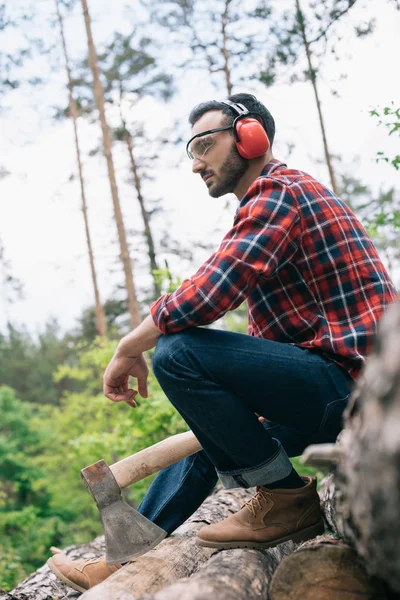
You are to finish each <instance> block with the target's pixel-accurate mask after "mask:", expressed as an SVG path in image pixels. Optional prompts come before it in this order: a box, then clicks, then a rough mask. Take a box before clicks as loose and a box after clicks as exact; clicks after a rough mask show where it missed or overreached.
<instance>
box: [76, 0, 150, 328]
mask: <svg viewBox="0 0 400 600" xmlns="http://www.w3.org/2000/svg"><path fill="white" fill-rule="evenodd" d="M81 1H82V9H83V16H84V19H85V27H86V34H87V39H88V51H89V66H90V69H91V71H92V73H93V91H94V97H95V100H96V106H97V109H98V111H99V117H100V123H101V130H102V134H103V148H104V156H105V158H106V161H107V169H108V177H109V180H110V187H111V196H112V200H113V205H114V215H115V221H116V223H117V230H118V238H119V244H120V249H121V260H122V264H123V268H124V273H125V286H126V290H127V294H128V308H129V314H130V317H131V325H132V328H135V327H137V326H138V325H139V323H140V321H141V319H140V311H139V304H138V301H137V297H136V290H135V284H134V281H133V272H132V263H131V259H130V256H129V251H128V244H127V241H126V233H125V226H124V222H123V217H122V211H121V206H120V202H119V196H118V187H117V181H116V178H115V169H114V163H113V158H112V149H111V135H110V130H109V127H108V124H107V121H106V115H105V109H104V92H103V86H102V84H101V81H100V73H99V66H98V61H97V55H96V51H95V47H94V43H93V36H92V30H91V25H90V16H89V10H88V5H87V0H81Z"/></svg>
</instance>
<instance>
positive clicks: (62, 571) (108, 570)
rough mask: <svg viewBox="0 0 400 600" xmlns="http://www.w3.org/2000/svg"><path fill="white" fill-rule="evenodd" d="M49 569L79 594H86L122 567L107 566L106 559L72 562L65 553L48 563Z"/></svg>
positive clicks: (102, 557)
mask: <svg viewBox="0 0 400 600" xmlns="http://www.w3.org/2000/svg"><path fill="white" fill-rule="evenodd" d="M47 564H48V566H49V568H50V569H51V570H52V571H53V573H54V574H55V575H57V577H58V578H59V579H61V581H62V582H63V583H66V584H67V585H68V586H69V587H71V588H73V589H74V590H78V592H86V590H88V589H89V588H92V587H94V586H95V585H97V584H98V583H101V582H102V581H104V580H105V579H107V577H109V576H110V575H112V574H113V573H115V571H118V569H120V568H121V566H122V565H107V564H106V557H105V556H100V557H99V558H89V559H88V560H72V559H71V558H68V556H66V555H65V554H63V553H60V554H55V555H54V556H52V557H51V558H49V560H48V561H47Z"/></svg>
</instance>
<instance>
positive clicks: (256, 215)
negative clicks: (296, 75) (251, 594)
mask: <svg viewBox="0 0 400 600" xmlns="http://www.w3.org/2000/svg"><path fill="white" fill-rule="evenodd" d="M189 120H190V124H191V125H192V137H191V139H190V140H189V142H188V144H187V153H188V156H189V158H190V159H191V160H192V170H193V172H194V173H195V174H198V175H200V177H201V178H202V179H203V181H204V183H205V185H206V187H207V189H208V193H209V195H210V196H212V197H213V198H219V197H220V196H223V195H224V194H227V193H230V192H233V193H234V194H235V195H236V197H237V199H238V201H239V204H238V207H237V210H236V214H235V215H234V219H233V225H232V227H231V229H230V230H229V231H228V232H227V233H226V235H225V237H224V238H223V240H222V242H221V244H220V246H219V248H218V249H217V250H216V252H215V253H213V254H212V255H211V256H210V258H209V259H208V260H206V261H205V263H204V264H203V265H202V266H201V267H200V268H199V270H198V271H197V272H196V273H195V274H194V275H193V276H192V277H190V278H189V279H187V280H185V281H184V282H183V283H182V285H181V286H180V287H179V288H178V289H177V290H176V291H175V292H173V293H171V294H165V295H163V296H162V297H161V298H159V299H158V300H157V301H156V302H154V303H153V304H152V306H151V310H150V315H149V316H148V317H147V318H146V319H145V320H144V321H143V322H142V324H141V325H140V326H139V327H138V328H137V329H135V330H134V331H132V332H131V333H129V334H128V335H127V336H126V337H124V338H123V339H122V340H121V342H120V343H119V345H118V348H117V350H116V352H115V355H114V357H113V359H112V360H111V362H110V364H109V365H108V367H107V370H106V372H105V375H104V393H105V395H106V397H107V398H109V399H110V400H112V401H113V402H121V401H124V402H126V403H127V404H128V405H129V406H131V407H135V406H136V404H135V396H136V395H137V393H138V392H139V393H140V395H141V396H142V397H144V398H146V397H147V375H148V368H147V364H146V360H145V358H144V356H143V352H145V351H146V350H149V349H150V348H153V347H154V346H155V347H156V349H155V352H154V356H153V368H154V373H155V376H156V377H157V379H158V381H159V383H160V385H161V387H162V389H163V390H164V392H165V394H166V396H167V397H168V399H169V400H170V402H171V403H172V404H173V406H174V407H176V409H177V410H178V411H179V413H180V414H181V415H182V417H183V418H184V420H185V421H186V423H187V424H188V426H189V427H190V429H191V430H192V431H193V432H194V434H195V435H196V437H197V438H198V440H199V441H200V443H201V445H202V447H203V450H202V451H201V452H199V453H197V454H195V455H193V456H191V457H189V458H187V459H185V460H183V461H181V462H180V463H178V464H176V465H173V466H172V467H169V468H168V469H165V470H164V471H162V472H161V473H159V474H158V476H157V477H156V479H155V480H154V482H153V484H152V485H151V487H150V489H149V491H148V492H147V494H146V496H145V498H144V500H143V502H142V504H141V505H140V507H139V511H140V512H141V513H142V514H143V515H144V516H146V517H147V518H149V519H150V520H152V521H153V522H154V523H156V524H157V525H159V526H160V527H162V528H163V529H164V530H166V531H167V532H168V533H171V532H172V531H174V530H175V529H176V527H178V526H179V525H180V524H181V523H182V522H183V521H185V520H186V519H187V518H188V516H190V514H192V513H193V512H194V511H195V510H196V509H197V508H198V506H200V504H201V503H202V502H203V500H204V499H205V498H206V497H207V496H208V494H209V493H210V492H211V491H212V489H213V487H214V486H215V484H216V482H217V479H218V478H219V479H220V480H221V482H222V484H223V485H224V486H225V487H227V488H234V487H245V488H248V487H253V486H255V487H256V494H255V496H254V498H252V499H251V500H250V501H249V502H247V503H246V504H245V506H244V507H243V508H242V509H241V510H240V511H239V512H238V513H236V514H234V515H231V516H229V517H228V518H227V519H225V520H224V521H222V522H221V523H217V524H214V525H208V526H205V527H203V528H202V529H200V531H199V532H198V537H197V543H198V544H200V545H201V546H210V547H213V548H220V549H225V548H243V547H244V548H246V547H251V548H270V547H272V546H275V545H276V544H279V543H282V542H285V541H288V540H293V541H295V542H300V541H303V540H306V539H309V538H312V537H315V536H316V535H318V534H320V533H322V532H323V529H324V526H323V521H322V516H321V512H320V504H319V498H318V494H317V491H316V481H315V478H310V477H301V476H300V475H299V474H298V473H297V472H296V470H295V469H294V468H293V466H292V463H291V461H290V459H289V457H290V456H296V455H299V454H300V453H301V452H302V451H303V449H304V448H305V447H306V446H307V445H309V444H311V443H322V442H333V441H335V439H336V437H337V435H338V433H339V431H340V429H341V427H342V414H343V411H344V409H345V407H346V404H347V401H348V399H349V396H350V393H351V389H352V384H353V382H354V380H355V379H356V378H357V377H358V375H359V373H360V370H361V368H362V365H363V363H364V361H365V357H366V356H367V354H368V352H369V350H370V348H371V343H372V340H373V337H374V334H375V332H376V328H377V323H378V321H379V320H380V318H381V316H382V313H383V311H384V310H385V308H386V307H387V306H388V305H389V304H390V303H391V302H392V301H393V300H394V298H395V289H394V287H393V284H392V282H391V281H390V278H389V276H388V274H387V272H386V270H385V268H384V266H383V264H382V262H381V260H380V258H379V256H378V254H377V251H376V249H375V247H374V245H373V243H372V242H371V240H370V239H369V237H368V235H367V233H366V232H365V230H364V228H363V227H362V225H361V223H360V222H359V221H358V219H357V218H356V217H355V215H354V214H353V212H352V211H351V210H350V208H349V207H348V206H347V205H346V204H345V203H344V202H343V201H342V200H341V199H340V198H338V197H337V196H336V195H335V194H334V193H333V192H331V191H330V190H329V189H327V188H326V187H325V186H324V185H322V184H321V183H319V182H318V181H316V180H315V179H314V178H313V177H311V176H310V175H308V174H306V173H304V172H301V171H298V170H293V169H289V168H288V167H287V166H286V164H284V163H282V162H280V161H279V160H277V159H275V158H274V156H273V154H272V144H273V140H274V134H275V124H274V120H273V118H272V116H271V114H270V113H269V111H268V110H267V108H266V107H265V106H264V105H263V104H262V103H261V102H259V101H258V100H257V99H256V98H255V97H254V96H251V95H250V94H235V95H233V96H230V97H229V99H228V100H225V101H222V102H219V101H210V102H205V103H202V104H200V105H198V106H196V107H195V108H194V109H193V111H192V112H191V114H190V118H189ZM244 301H246V302H247V305H248V317H249V327H248V335H242V334H238V333H233V332H229V331H220V330H217V329H207V328H203V327H202V326H204V325H208V324H210V323H213V322H214V321H216V320H217V319H219V318H220V317H222V316H223V315H224V314H225V313H226V312H227V311H230V310H234V309H235V308H237V307H238V306H239V305H240V304H241V303H242V302H244ZM130 376H132V377H134V378H136V379H137V386H136V389H131V388H129V386H128V378H129V377H130ZM142 410H146V407H145V405H143V408H142ZM259 415H262V417H260V416H259ZM49 566H50V568H52V570H53V571H54V572H55V573H56V574H57V575H58V576H59V577H60V578H61V579H63V581H65V582H66V583H68V584H69V585H71V586H72V587H73V588H75V589H78V590H80V591H84V590H85V589H88V588H89V587H91V586H92V585H95V584H96V583H99V582H100V581H102V580H103V579H105V578H106V577H107V576H108V575H110V574H111V573H112V572H114V571H115V570H116V569H118V568H120V567H119V566H116V565H113V566H108V565H107V564H106V562H105V559H104V558H100V559H98V560H97V561H93V560H92V561H89V562H83V561H71V560H69V559H68V558H67V557H65V556H64V555H57V556H55V557H53V558H52V559H50V560H49Z"/></svg>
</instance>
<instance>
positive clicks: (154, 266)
mask: <svg viewBox="0 0 400 600" xmlns="http://www.w3.org/2000/svg"><path fill="white" fill-rule="evenodd" d="M121 103H122V95H121V96H120V116H121V123H122V128H123V132H124V133H123V139H124V141H125V143H126V147H127V149H128V153H129V161H130V163H131V170H132V175H133V181H134V184H135V188H136V193H137V198H138V202H139V206H140V212H141V214H142V219H143V225H144V234H145V237H146V242H147V253H148V256H149V262H150V271H151V275H152V277H153V290H154V297H155V298H158V297H159V296H160V295H161V286H160V283H159V279H158V277H157V271H159V266H158V263H157V258H156V248H155V244H154V238H153V233H152V231H151V227H150V215H149V213H148V212H147V210H146V207H145V202H144V198H143V193H142V183H141V181H140V176H139V172H138V169H137V165H136V160H135V154H134V152H133V139H132V136H131V134H130V132H129V130H128V128H127V126H126V121H125V119H124V116H123V114H122V110H121Z"/></svg>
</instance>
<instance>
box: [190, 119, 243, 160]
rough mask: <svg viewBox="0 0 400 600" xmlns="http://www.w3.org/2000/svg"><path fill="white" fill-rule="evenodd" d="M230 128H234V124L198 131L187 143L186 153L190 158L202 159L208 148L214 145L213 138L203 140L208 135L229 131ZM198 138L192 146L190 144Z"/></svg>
mask: <svg viewBox="0 0 400 600" xmlns="http://www.w3.org/2000/svg"><path fill="white" fill-rule="evenodd" d="M229 129H233V125H227V126H226V127H218V128H217V129H208V130H207V131H202V132H201V133H197V134H196V135H194V136H193V137H192V138H190V140H189V141H188V143H187V144H186V154H187V155H188V157H189V158H190V160H194V159H195V158H197V159H199V160H200V159H202V158H203V156H204V155H205V153H206V152H207V150H209V149H210V148H211V147H212V146H213V145H214V139H213V138H211V139H209V140H202V139H201V138H204V137H205V136H206V135H209V134H211V133H216V132H217V131H228V130H229ZM193 140H196V141H195V142H194V144H193V145H192V146H191V147H190V144H191V143H192V142H193Z"/></svg>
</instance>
